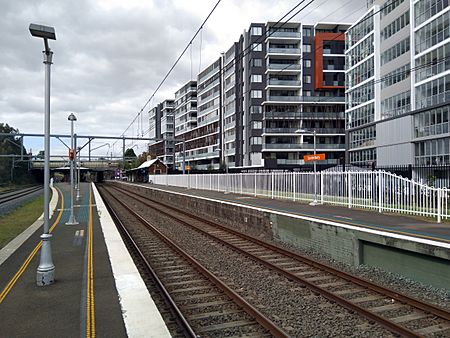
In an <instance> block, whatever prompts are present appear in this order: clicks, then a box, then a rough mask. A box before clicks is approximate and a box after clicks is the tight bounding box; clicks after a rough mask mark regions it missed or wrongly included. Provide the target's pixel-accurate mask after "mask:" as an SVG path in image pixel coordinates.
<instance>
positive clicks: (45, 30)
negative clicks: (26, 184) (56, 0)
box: [29, 24, 56, 286]
mask: <svg viewBox="0 0 450 338" xmlns="http://www.w3.org/2000/svg"><path fill="white" fill-rule="evenodd" d="M29 30H30V33H31V35H32V36H34V37H37V38H41V39H44V48H45V49H44V51H43V52H42V53H43V54H44V65H45V94H44V97H45V99H44V229H43V230H44V233H43V234H42V235H41V239H42V248H41V257H40V260H39V266H38V268H37V274H36V283H37V285H38V286H45V285H50V284H53V283H54V281H55V265H54V264H53V259H52V249H51V244H50V240H51V238H52V235H51V234H50V231H49V230H50V226H49V223H50V220H49V216H50V212H49V203H50V70H51V65H52V57H53V52H52V51H51V50H50V48H49V46H48V40H56V34H55V29H54V28H53V27H48V26H42V25H36V24H30V26H29Z"/></svg>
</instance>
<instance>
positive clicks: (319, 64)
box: [314, 32, 345, 90]
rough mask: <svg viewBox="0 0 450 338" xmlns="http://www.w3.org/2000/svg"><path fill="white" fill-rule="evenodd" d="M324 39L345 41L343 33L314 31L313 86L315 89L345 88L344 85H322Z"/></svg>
mask: <svg viewBox="0 0 450 338" xmlns="http://www.w3.org/2000/svg"><path fill="white" fill-rule="evenodd" d="M324 41H345V35H344V34H343V33H321V32H316V34H315V36H314V46H315V50H314V65H315V67H314V88H315V89H316V90H317V89H319V90H320V89H336V88H345V86H324V85H323V42H324Z"/></svg>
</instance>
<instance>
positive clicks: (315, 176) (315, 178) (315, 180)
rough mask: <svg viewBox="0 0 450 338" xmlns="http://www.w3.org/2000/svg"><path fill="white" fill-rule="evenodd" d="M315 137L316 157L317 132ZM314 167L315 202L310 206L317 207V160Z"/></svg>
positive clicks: (314, 133) (314, 134)
mask: <svg viewBox="0 0 450 338" xmlns="http://www.w3.org/2000/svg"><path fill="white" fill-rule="evenodd" d="M313 136H314V155H316V130H315V129H314V131H313ZM313 165H314V201H312V202H311V203H310V205H317V204H318V203H317V166H316V160H314V162H313Z"/></svg>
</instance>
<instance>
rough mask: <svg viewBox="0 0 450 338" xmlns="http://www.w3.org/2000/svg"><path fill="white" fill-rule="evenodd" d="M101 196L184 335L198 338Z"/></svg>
mask: <svg viewBox="0 0 450 338" xmlns="http://www.w3.org/2000/svg"><path fill="white" fill-rule="evenodd" d="M105 191H106V192H107V193H108V194H110V195H111V193H110V192H109V191H107V190H106V189H105ZM99 193H100V196H101V197H102V199H103V201H104V202H105V206H106V208H107V210H108V212H109V213H110V214H111V216H112V219H113V221H114V223H115V224H116V226H117V227H118V230H119V232H120V233H121V235H122V238H124V239H125V240H126V241H127V243H128V244H129V245H130V246H131V249H132V250H134V252H135V253H136V255H137V256H138V258H139V259H140V260H141V261H142V262H143V264H144V266H145V269H146V270H147V271H148V273H149V274H150V275H151V277H152V278H153V280H154V281H155V284H156V287H157V288H158V290H159V292H160V293H161V294H162V296H163V298H164V301H165V303H166V305H167V306H168V307H169V309H170V312H171V313H172V315H173V316H174V317H175V319H176V321H177V322H178V324H179V326H180V327H181V328H182V330H183V331H184V333H185V334H186V336H187V337H192V338H197V337H198V336H197V334H196V333H195V332H194V330H193V329H192V327H191V326H190V325H189V323H188V321H187V320H186V318H185V317H184V315H183V314H182V312H181V310H180V309H179V308H178V306H177V305H176V304H175V301H174V300H173V298H172V297H171V296H170V294H169V292H168V291H167V289H166V288H165V287H164V285H163V283H162V282H161V280H160V279H159V277H158V276H157V275H156V272H155V270H153V268H152V266H151V265H150V263H149V262H148V260H147V259H146V258H145V256H144V253H143V252H142V251H141V249H139V246H138V245H137V243H136V242H135V241H134V239H133V237H132V236H131V234H130V232H129V231H128V230H127V228H126V227H125V225H124V224H123V222H122V221H121V220H120V218H119V216H118V215H117V213H116V211H115V210H114V209H113V208H112V207H111V206H110V205H109V203H107V199H105V194H104V191H103V189H99Z"/></svg>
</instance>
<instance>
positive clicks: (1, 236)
mask: <svg viewBox="0 0 450 338" xmlns="http://www.w3.org/2000/svg"><path fill="white" fill-rule="evenodd" d="M43 212H44V195H43V194H41V195H39V196H38V197H36V198H34V199H33V200H31V201H29V202H28V203H26V204H24V205H23V206H21V207H19V208H17V209H15V210H13V211H11V212H10V213H8V214H6V215H5V216H3V217H0V249H1V248H3V247H4V246H5V245H6V244H8V242H9V241H11V240H12V239H13V238H15V237H16V236H17V235H19V234H20V233H21V232H22V231H24V230H25V229H26V228H28V227H29V226H30V225H31V224H33V223H34V221H36V219H37V218H38V217H39V216H40V215H41V214H42V213H43Z"/></svg>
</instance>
